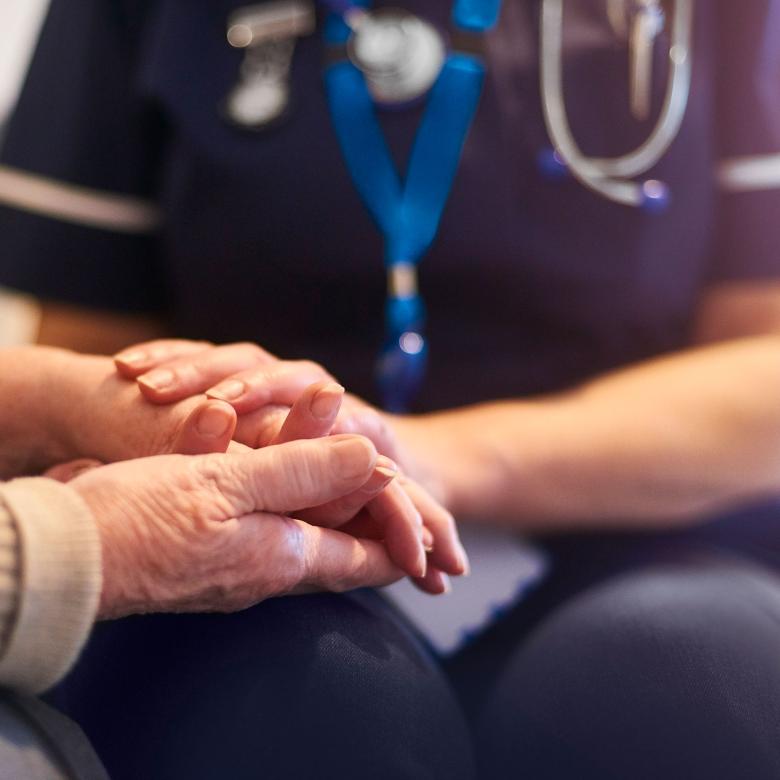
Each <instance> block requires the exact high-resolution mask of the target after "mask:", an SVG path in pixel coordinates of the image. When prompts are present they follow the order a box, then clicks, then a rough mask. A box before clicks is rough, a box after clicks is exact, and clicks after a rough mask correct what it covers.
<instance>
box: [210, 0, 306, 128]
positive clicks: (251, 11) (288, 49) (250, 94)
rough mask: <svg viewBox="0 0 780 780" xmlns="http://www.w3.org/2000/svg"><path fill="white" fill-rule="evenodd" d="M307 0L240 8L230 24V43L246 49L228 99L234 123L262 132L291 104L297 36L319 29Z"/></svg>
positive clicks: (226, 108) (281, 0) (280, 0)
mask: <svg viewBox="0 0 780 780" xmlns="http://www.w3.org/2000/svg"><path fill="white" fill-rule="evenodd" d="M315 26H316V15H315V12H314V5H313V4H312V3H311V2H308V0H273V1H272V2H268V3H261V4H258V5H250V6H245V7H243V8H238V9H237V10H235V11H234V12H233V13H232V14H231V15H230V16H229V17H228V23H227V42H228V43H229V44H230V46H232V47H233V48H234V49H242V50H243V51H244V59H243V62H242V63H241V70H240V78H239V82H238V84H236V86H235V87H233V89H232V90H231V91H230V93H229V94H228V96H227V97H226V99H225V104H224V111H225V114H226V115H227V117H228V118H229V119H230V121H231V122H233V123H235V124H237V125H239V126H240V127H244V128H246V129H250V130H260V129H262V128H264V127H266V126H268V125H269V124H271V123H272V122H274V121H275V120H277V119H279V118H280V117H281V116H282V115H283V114H284V112H285V110H286V109H287V106H288V105H289V102H290V64H291V62H292V57H293V53H294V50H295V40H296V38H300V37H302V36H305V35H310V34H311V33H313V32H314V29H315Z"/></svg>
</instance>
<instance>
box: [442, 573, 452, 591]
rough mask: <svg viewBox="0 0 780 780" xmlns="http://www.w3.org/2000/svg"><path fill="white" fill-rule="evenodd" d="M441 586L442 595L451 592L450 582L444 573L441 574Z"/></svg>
mask: <svg viewBox="0 0 780 780" xmlns="http://www.w3.org/2000/svg"><path fill="white" fill-rule="evenodd" d="M441 584H442V585H443V586H444V590H443V591H442V594H444V593H451V592H452V582H450V578H449V577H448V576H447V575H446V574H445V573H444V572H441Z"/></svg>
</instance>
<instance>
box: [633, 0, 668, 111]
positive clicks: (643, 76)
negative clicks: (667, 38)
mask: <svg viewBox="0 0 780 780" xmlns="http://www.w3.org/2000/svg"><path fill="white" fill-rule="evenodd" d="M663 29H664V10H663V8H662V7H661V2H660V0H638V5H637V6H636V8H635V10H634V13H633V17H632V19H631V29H630V32H629V59H630V64H629V67H630V96H631V97H630V100H631V113H632V114H633V116H634V118H635V119H639V120H645V119H647V118H648V116H650V103H651V100H652V93H653V51H654V49H655V42H656V39H657V38H658V36H659V35H660V34H661V32H662V31H663Z"/></svg>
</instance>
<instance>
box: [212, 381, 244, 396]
mask: <svg viewBox="0 0 780 780" xmlns="http://www.w3.org/2000/svg"><path fill="white" fill-rule="evenodd" d="M245 392H246V385H245V384H244V383H243V382H241V381H240V380H238V379H230V380H228V381H227V382H223V383H222V384H220V385H217V386H216V387H212V388H211V390H207V391H206V395H207V396H208V397H209V398H219V399H220V400H222V401H235V400H236V398H240V397H241V396H242V395H243V394H244V393H245Z"/></svg>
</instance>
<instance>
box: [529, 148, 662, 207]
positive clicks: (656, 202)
mask: <svg viewBox="0 0 780 780" xmlns="http://www.w3.org/2000/svg"><path fill="white" fill-rule="evenodd" d="M536 163H537V167H538V169H539V173H540V174H541V175H542V177H543V178H545V179H547V180H548V181H563V180H564V179H568V178H570V177H571V171H570V169H569V166H568V165H567V164H566V161H565V160H564V159H563V157H562V156H561V153H560V152H559V151H558V150H557V149H553V148H552V147H549V146H548V147H546V148H545V149H542V150H541V151H540V152H539V154H538V156H537V158H536ZM590 183H591V185H592V186H591V189H597V191H598V192H600V193H602V194H604V195H606V196H607V197H609V195H610V192H611V190H612V189H613V188H618V187H620V188H621V190H623V191H627V194H625V195H622V198H624V199H625V201H626V202H630V203H631V205H635V206H637V207H638V208H640V209H642V210H643V211H647V212H650V213H653V214H660V213H661V212H663V211H665V210H666V209H667V207H668V206H669V203H670V201H671V191H670V190H669V185H668V184H666V183H665V182H662V181H659V180H658V179H647V180H646V181H643V182H641V183H637V182H634V181H630V180H619V179H607V178H605V179H604V180H603V181H597V180H596V179H592V180H591V182H590ZM611 200H618V198H617V197H613V198H611ZM621 202H623V201H622V200H621Z"/></svg>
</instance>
